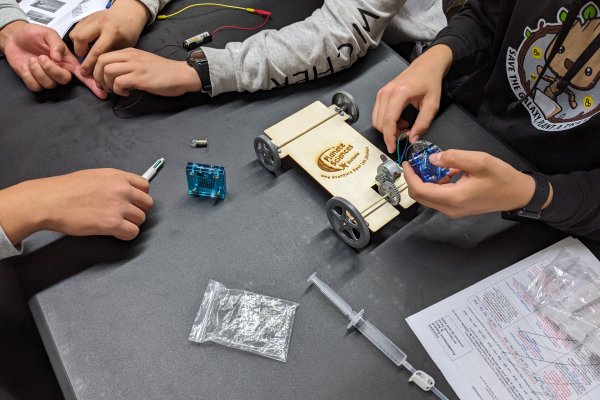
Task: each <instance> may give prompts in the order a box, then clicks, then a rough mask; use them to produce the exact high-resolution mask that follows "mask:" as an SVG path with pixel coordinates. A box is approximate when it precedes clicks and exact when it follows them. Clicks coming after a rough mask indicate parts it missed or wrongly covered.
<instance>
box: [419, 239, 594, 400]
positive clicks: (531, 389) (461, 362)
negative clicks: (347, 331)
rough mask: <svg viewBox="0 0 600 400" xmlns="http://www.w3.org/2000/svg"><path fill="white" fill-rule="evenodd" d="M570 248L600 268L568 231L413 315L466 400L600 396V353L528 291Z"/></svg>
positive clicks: (435, 356) (430, 349)
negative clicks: (541, 309) (565, 329)
mask: <svg viewBox="0 0 600 400" xmlns="http://www.w3.org/2000/svg"><path fill="white" fill-rule="evenodd" d="M563 247H569V248H570V249H572V250H574V251H575V253H576V254H577V255H579V256H580V257H581V258H582V259H583V260H584V262H585V263H586V264H588V265H589V266H590V267H591V268H593V269H594V270H595V271H597V272H598V273H600V261H598V259H596V257H594V255H593V254H592V253H591V252H590V251H589V250H588V249H587V248H586V247H585V246H584V245H583V244H582V243H581V242H579V241H578V240H576V239H573V238H566V239H564V240H562V241H560V242H558V243H556V244H554V245H552V246H550V247H548V248H547V249H545V250H542V251H540V252H539V253H536V254H534V255H533V256H530V257H528V258H526V259H525V260H523V261H521V262H518V263H516V264H514V265H512V266H510V267H508V268H506V269H504V270H502V271H500V272H498V273H496V274H494V275H492V276H490V277H488V278H486V279H484V280H483V281H481V282H479V283H477V284H475V285H473V286H471V287H469V288H467V289H465V290H463V291H461V292H459V293H457V294H455V295H453V296H451V297H449V298H447V299H445V300H443V301H441V302H439V303H437V304H435V305H433V306H431V307H429V308H427V309H425V310H423V311H421V312H419V313H417V314H415V315H413V316H411V317H409V318H407V322H408V324H409V325H410V327H411V329H412V330H413V331H414V332H415V334H416V335H417V337H418V338H419V340H420V341H421V343H422V344H423V346H424V347H425V349H426V350H427V352H428V353H429V355H430V356H431V358H432V359H433V361H435V363H436V364H437V366H438V367H439V368H440V370H441V371H442V373H443V374H444V376H445V377H446V379H447V380H448V382H449V383H450V385H451V386H452V388H453V389H454V391H455V392H456V393H457V394H458V396H459V397H460V398H461V399H498V400H508V399H536V400H538V399H539V400H555V399H556V400H574V399H585V400H598V399H600V358H599V357H598V356H596V355H594V354H593V353H591V352H590V351H589V350H588V349H587V348H586V347H584V346H580V345H578V344H577V343H575V342H574V341H572V340H570V339H569V338H568V337H566V336H565V335H563V334H562V333H561V332H559V331H558V330H557V329H556V326H555V325H554V324H552V322H551V321H550V320H548V319H547V318H545V317H544V316H543V315H542V314H541V313H538V312H535V311H534V309H533V307H532V305H531V303H530V300H529V296H527V294H526V291H527V286H528V285H529V283H530V282H531V280H532V278H533V276H535V274H536V272H537V271H539V269H540V268H542V267H544V266H545V265H547V264H548V263H549V262H550V261H551V260H552V259H553V258H554V257H556V255H557V254H558V251H559V250H560V249H561V248H563Z"/></svg>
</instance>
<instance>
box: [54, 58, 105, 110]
mask: <svg viewBox="0 0 600 400" xmlns="http://www.w3.org/2000/svg"><path fill="white" fill-rule="evenodd" d="M61 65H62V66H63V67H64V68H65V69H67V70H68V71H70V72H72V73H73V75H75V76H76V77H77V79H79V80H80V81H81V83H83V84H84V85H85V86H87V87H88V89H90V90H91V91H92V93H94V94H95V95H96V97H98V98H99V99H101V100H104V99H106V98H107V97H108V93H107V92H106V91H105V90H103V89H102V88H99V87H98V86H97V85H96V81H95V80H94V79H93V78H92V77H91V76H84V75H83V74H82V73H81V64H79V61H77V59H76V58H75V56H74V55H73V54H71V52H69V51H67V54H66V55H65V56H64V57H63V61H62V63H61Z"/></svg>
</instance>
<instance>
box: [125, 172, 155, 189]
mask: <svg viewBox="0 0 600 400" xmlns="http://www.w3.org/2000/svg"><path fill="white" fill-rule="evenodd" d="M125 174H126V179H127V181H128V182H129V184H130V185H131V186H133V187H134V188H136V189H139V190H141V191H142V192H144V193H148V192H149V191H150V182H148V181H147V180H146V179H144V178H143V177H142V176H141V175H136V174H132V173H131V172H125Z"/></svg>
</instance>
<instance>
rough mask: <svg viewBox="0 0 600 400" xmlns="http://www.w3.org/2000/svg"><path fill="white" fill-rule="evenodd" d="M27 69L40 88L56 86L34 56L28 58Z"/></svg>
mask: <svg viewBox="0 0 600 400" xmlns="http://www.w3.org/2000/svg"><path fill="white" fill-rule="evenodd" d="M29 71H30V72H31V75H33V78H34V79H35V80H36V81H37V82H38V83H39V85H40V86H41V87H42V88H44V89H52V88H55V87H56V82H55V81H54V80H53V79H52V78H50V77H49V76H48V74H47V73H46V71H44V69H43V68H42V66H41V65H40V63H39V61H38V59H37V58H36V57H31V58H30V59H29Z"/></svg>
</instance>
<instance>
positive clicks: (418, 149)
mask: <svg viewBox="0 0 600 400" xmlns="http://www.w3.org/2000/svg"><path fill="white" fill-rule="evenodd" d="M441 151H442V149H440V148H439V147H438V146H436V145H435V144H433V143H431V142H427V141H425V140H419V141H416V142H414V143H413V144H411V145H410V147H409V148H408V153H407V158H408V163H409V164H410V165H411V167H413V169H414V171H415V173H416V174H417V175H418V176H419V178H421V179H422V180H423V182H431V183H435V182H437V181H439V180H440V179H442V178H443V177H445V176H446V175H448V173H449V172H450V170H449V169H447V168H442V167H436V166H435V165H433V164H432V163H431V162H429V156H430V155H432V154H434V153H439V152H441Z"/></svg>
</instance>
